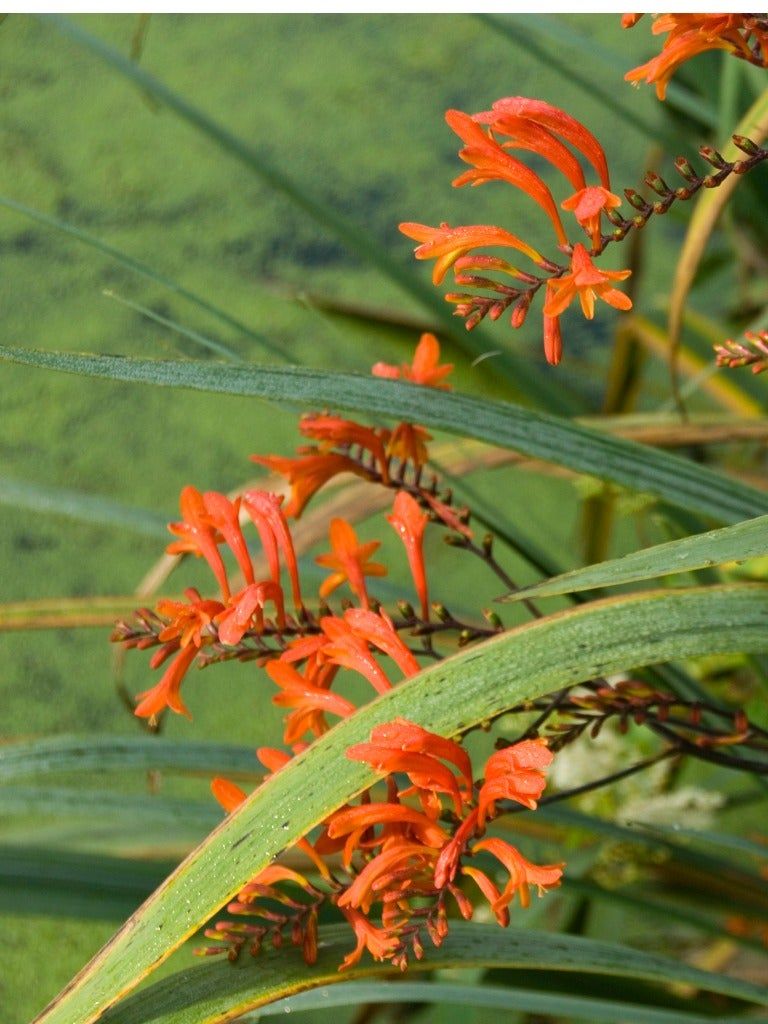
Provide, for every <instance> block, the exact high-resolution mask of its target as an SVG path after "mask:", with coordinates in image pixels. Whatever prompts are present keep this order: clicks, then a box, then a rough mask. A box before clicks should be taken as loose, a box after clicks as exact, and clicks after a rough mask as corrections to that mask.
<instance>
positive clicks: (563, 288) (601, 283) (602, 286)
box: [544, 242, 632, 320]
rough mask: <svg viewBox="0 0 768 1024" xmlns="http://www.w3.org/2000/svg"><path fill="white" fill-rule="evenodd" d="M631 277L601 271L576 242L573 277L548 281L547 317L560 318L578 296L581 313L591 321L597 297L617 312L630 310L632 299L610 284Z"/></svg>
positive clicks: (624, 273) (623, 273)
mask: <svg viewBox="0 0 768 1024" xmlns="http://www.w3.org/2000/svg"><path fill="white" fill-rule="evenodd" d="M631 273H632V271H631V270H600V269H598V267H596V266H595V264H594V263H593V262H592V259H591V257H590V255H589V253H588V252H587V250H586V249H585V248H584V246H583V245H582V244H581V243H580V242H577V243H576V245H575V246H574V247H573V256H572V257H571V272H570V274H563V276H562V277H559V278H556V277H553V278H550V279H549V280H548V281H547V300H546V302H545V303H544V316H545V317H557V316H560V314H561V313H562V312H563V311H564V310H565V309H567V308H568V306H570V304H571V302H573V300H574V299H575V298H576V296H577V295H578V297H579V301H580V302H581V309H582V312H583V313H584V316H585V317H586V318H587V319H588V320H591V319H592V317H593V316H594V315H595V296H597V297H598V298H599V299H602V300H603V302H607V303H608V305H609V306H613V307H614V308H615V309H622V310H627V309H631V308H632V300H631V299H630V298H629V296H628V295H625V294H624V292H620V291H618V290H617V289H616V288H614V287H613V286H612V284H611V282H612V281H624V280H626V278H628V277H629V275H630V274H631Z"/></svg>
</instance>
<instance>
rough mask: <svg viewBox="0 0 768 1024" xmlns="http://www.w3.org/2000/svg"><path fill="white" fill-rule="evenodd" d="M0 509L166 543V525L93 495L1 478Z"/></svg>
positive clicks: (161, 519) (147, 513)
mask: <svg viewBox="0 0 768 1024" xmlns="http://www.w3.org/2000/svg"><path fill="white" fill-rule="evenodd" d="M0 505H10V506H13V507H14V508H26V509H30V510H31V511H33V512H38V513H39V512H42V513H45V514H53V515H61V516H67V517H69V518H70V519H77V520H79V521H80V522H82V523H90V524H92V525H94V526H109V527H118V528H120V529H121V530H130V531H132V532H133V533H139V534H143V535H144V536H146V537H152V538H154V539H156V540H159V539H160V538H162V539H163V540H167V537H168V521H167V519H165V518H164V517H163V516H161V515H159V514H158V513H156V512H150V511H149V510H148V509H143V508H132V507H131V506H130V505H121V504H119V503H118V502H116V501H111V500H110V499H109V498H102V497H101V496H99V495H96V494H83V493H82V491H72V490H69V489H67V488H63V487H49V486H47V485H45V484H37V483H31V482H30V481H27V480H12V479H9V478H8V477H0Z"/></svg>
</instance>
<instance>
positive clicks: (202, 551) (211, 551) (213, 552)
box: [166, 486, 229, 601]
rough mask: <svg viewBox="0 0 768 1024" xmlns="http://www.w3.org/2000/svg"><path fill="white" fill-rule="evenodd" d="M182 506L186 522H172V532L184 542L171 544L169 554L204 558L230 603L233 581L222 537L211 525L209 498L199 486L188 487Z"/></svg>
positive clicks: (183, 492) (183, 494) (181, 498)
mask: <svg viewBox="0 0 768 1024" xmlns="http://www.w3.org/2000/svg"><path fill="white" fill-rule="evenodd" d="M179 504H180V506H181V518H182V521H181V522H180V523H169V525H168V529H169V530H170V531H171V533H175V534H176V536H177V537H179V538H180V540H175V541H173V542H172V543H171V544H169V545H168V547H167V548H166V551H167V552H168V554H169V555H180V554H186V553H187V552H191V553H192V554H193V555H197V556H198V557H202V558H204V559H205V560H206V562H207V563H208V565H209V566H210V567H211V571H212V572H213V575H214V576H215V577H216V580H217V582H218V584H219V588H220V589H221V593H222V594H223V596H224V600H225V601H228V600H229V581H228V580H227V571H226V569H225V568H224V562H223V561H222V559H221V555H220V554H219V548H218V544H219V539H220V536H219V534H218V533H217V532H216V529H215V528H214V526H213V524H212V523H211V519H210V516H209V514H208V509H207V508H206V504H205V498H204V497H203V495H202V494H201V493H200V491H198V490H197V488H196V487H191V486H188V487H185V488H184V489H183V491H182V492H181V497H180V499H179Z"/></svg>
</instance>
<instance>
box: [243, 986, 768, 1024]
mask: <svg viewBox="0 0 768 1024" xmlns="http://www.w3.org/2000/svg"><path fill="white" fill-rule="evenodd" d="M391 1003H431V1004H434V1005H436V1006H439V1005H443V1004H448V1005H451V1006H471V1007H478V1008H484V1009H490V1010H517V1011H518V1012H524V1013H532V1014H536V1015H538V1014H544V1015H546V1016H547V1017H549V1016H556V1017H557V1018H565V1019H567V1020H585V1021H595V1022H598V1021H600V1022H603V1024H626V1022H627V1021H632V1024H745V1020H744V1018H743V1017H728V1018H726V1017H712V1016H710V1015H709V1014H707V1015H706V1016H704V1017H702V1016H701V1015H700V1014H693V1013H681V1012H680V1011H679V1010H663V1009H660V1008H657V1007H654V1006H639V1005H638V1004H637V1003H622V1002H614V1001H613V1000H611V999H590V998H588V997H586V996H580V995H577V994H575V993H573V992H564V993H553V992H540V991H539V990H538V989H524V988H501V987H500V986H495V985H488V984H487V983H486V982H480V983H478V984H475V985H459V984H456V983H455V982H446V981H429V982H423V981H350V982H346V983H345V984H342V985H333V986H331V987H328V986H325V985H321V986H320V987H319V988H315V989H311V990H310V991H309V992H298V993H297V994H296V995H295V996H288V997H287V998H286V999H279V1000H278V1001H277V1002H276V1003H272V1004H270V1005H269V1006H265V1007H263V1008H262V1009H260V1010H257V1011H256V1012H255V1013H254V1014H249V1015H247V1016H245V1017H243V1018H242V1020H241V1021H240V1024H256V1021H258V1020H260V1019H261V1018H262V1017H276V1016H278V1015H280V1014H284V1013H302V1012H303V1013H306V1012H307V1011H309V1010H324V1009H326V1008H327V1009H331V1008H335V1007H338V1006H364V1005H375V1006H381V1005H387V1004H391ZM749 1024H768V1017H762V1018H758V1017H750V1018H749Z"/></svg>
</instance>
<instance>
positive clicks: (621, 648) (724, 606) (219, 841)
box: [38, 584, 768, 1024]
mask: <svg viewBox="0 0 768 1024" xmlns="http://www.w3.org/2000/svg"><path fill="white" fill-rule="evenodd" d="M767 625H768V586H764V585H762V584H737V585H733V586H729V587H711V588H697V589H692V590H689V591H680V592H673V593H668V592H666V591H662V592H650V593H648V594H643V595H640V596H632V597H623V598H614V599H609V600H605V601H599V602H595V603H594V604H590V605H588V606H585V607H581V608H577V609H573V610H569V611H567V612H561V613H559V614H558V615H554V616H548V617H546V618H543V619H539V620H538V621H535V622H532V623H528V624H527V625H524V626H521V627H519V628H517V629H515V630H512V631H510V632H509V633H506V634H502V635H500V636H499V637H498V638H496V639H493V640H491V641H488V642H487V643H485V644H483V645H482V646H480V647H478V648H477V649H469V650H466V651H463V652H461V653H459V654H457V655H455V656H454V657H452V658H449V659H447V660H446V661H444V662H442V663H440V664H438V665H435V666H433V667H431V668H429V669H427V670H426V671H424V672H421V673H419V674H418V675H417V676H415V677H413V678H412V679H410V680H408V681H406V682H404V683H403V684H401V685H400V686H398V687H396V688H394V689H393V690H391V691H390V692H388V693H386V694H384V695H383V696H381V697H379V698H377V699H376V700H374V701H373V702H372V703H370V704H368V705H366V707H364V708H362V709H361V710H360V711H359V712H358V713H357V714H355V715H353V716H352V717H351V718H348V719H346V720H344V721H343V722H340V723H339V724H338V725H337V726H336V727H335V728H333V729H331V731H330V732H328V733H326V735H325V736H323V737H321V738H320V739H319V740H317V741H316V742H315V743H313V744H312V745H311V746H310V747H309V748H308V749H307V750H305V751H304V752H303V753H302V754H300V755H298V756H297V757H296V758H294V760H293V761H291V762H290V763H289V764H288V765H286V767H285V768H283V769H282V770H281V771H279V772H277V773H276V774H275V775H273V776H272V777H271V778H269V779H268V780H267V781H266V782H265V783H264V784H263V785H262V786H261V787H259V789H257V790H256V791H255V792H254V793H253V794H252V795H251V796H250V797H249V798H248V799H247V800H246V801H245V802H244V803H243V804H242V805H241V806H240V808H239V809H238V810H237V811H235V812H234V813H233V814H232V815H231V816H230V817H229V818H227V819H226V820H225V821H224V822H223V823H222V824H221V825H220V826H219V827H218V828H217V829H216V831H214V832H213V833H212V834H211V835H210V836H209V837H208V838H207V839H206V840H205V842H204V843H202V844H201V845H200V846H199V847H198V848H197V850H195V851H193V853H192V854H190V856H189V857H188V858H187V859H186V860H185V861H184V862H183V863H182V864H181V865H180V866H179V868H177V870H176V871H175V872H174V874H173V875H171V877H170V878H169V879H168V880H167V881H166V882H165V883H164V884H163V885H162V886H161V887H160V889H158V890H157V892H156V893H154V894H153V896H151V897H150V899H149V900H148V901H147V902H146V903H145V904H144V905H143V907H141V908H140V910H139V911H137V912H136V914H134V915H133V917H131V918H130V919H129V921H128V922H127V923H126V924H125V926H124V927H123V928H122V929H121V930H120V932H118V934H117V935H116V936H115V937H114V938H113V939H112V940H111V941H110V942H109V943H108V944H107V945H106V946H105V947H104V949H103V950H102V951H101V952H100V953H99V954H97V956H96V957H95V958H94V959H93V960H92V961H91V963H90V964H89V965H88V966H87V967H86V968H84V969H83V971H82V972H81V973H80V974H79V975H78V977H77V978H76V979H75V980H74V981H73V982H72V983H71V984H70V985H69V987H68V988H67V989H66V990H65V991H64V992H63V993H62V994H61V996H59V997H58V998H57V999H56V1000H54V1002H53V1003H52V1004H51V1005H50V1006H49V1007H48V1008H47V1009H46V1010H45V1011H43V1013H42V1014H41V1015H40V1017H39V1018H38V1021H39V1024H43V1022H45V1024H71V1022H72V1021H74V1020H77V1021H78V1024H90V1022H91V1021H93V1020H95V1019H96V1018H97V1017H98V1015H99V1013H101V1012H103V1011H104V1010H105V1009H106V1008H107V1007H108V1006H110V1005H112V1004H113V1003H114V1002H115V1001H116V1000H117V999H118V998H120V997H121V996H122V995H124V994H125V993H126V992H127V991H129V990H130V989H131V988H133V987H134V986H135V985H136V984H138V982H139V981H141V980H142V978H144V977H145V976H146V975H147V974H148V973H149V972H150V971H152V970H153V969H154V968H156V967H157V966H158V965H159V964H160V963H161V962H162V961H163V960H165V959H166V958H167V957H168V956H169V955H170V953H171V952H172V951H173V950H174V949H175V948H177V947H178V946H179V945H180V944H181V943H182V942H183V941H184V940H185V939H186V938H188V937H189V936H190V935H191V934H192V933H193V932H194V931H195V930H196V929H197V928H198V927H200V925H201V924H202V923H203V922H204V921H205V920H207V919H208V918H209V917H210V916H211V914H212V913H214V912H215V911H216V910H218V908H219V907H221V906H223V904H224V903H226V902H227V900H229V899H230V898H231V897H232V896H233V895H234V894H235V893H236V892H237V891H238V890H239V889H240V888H241V887H242V886H243V885H244V884H245V883H246V882H247V881H248V880H249V879H250V878H252V877H253V876H254V875H255V874H257V873H258V872H259V871H260V870H261V869H262V868H263V867H265V866H266V865H267V864H269V863H270V862H271V861H272V859H273V858H274V857H275V856H276V855H277V854H278V853H280V852H281V851H282V850H285V849H286V848H287V847H289V846H291V845H292V844H293V843H294V842H295V841H296V839H297V838H298V837H300V836H303V835H304V834H305V833H306V832H308V831H309V829H311V828H312V827H314V826H315V825H317V824H319V823H320V822H321V821H322V820H323V819H324V818H326V817H327V816H328V814H329V813H331V811H332V810H334V809H335V808H336V807H339V806H341V805H342V804H343V803H345V802H346V801H348V800H350V799H351V798H352V797H353V796H355V795H356V794H357V793H359V792H360V791H361V790H363V789H365V788H366V787H368V786H370V785H371V783H372V782H373V780H374V779H375V778H376V777H377V774H376V773H375V772H373V771H371V770H370V769H369V768H367V767H366V766H365V765H363V764H361V763H359V762H355V761H350V760H349V759H348V758H347V757H346V756H345V752H346V750H347V749H348V748H349V747H350V746H351V745H352V744H354V743H359V742H361V741H365V740H367V739H368V737H369V736H370V733H371V729H372V728H373V727H374V726H376V725H379V724H382V723H384V722H389V721H392V720H393V719H395V718H397V717H398V716H403V717H407V718H408V719H410V720H411V721H414V722H416V723H417V724H420V725H421V726H423V727H424V728H427V729H430V730H432V731H434V732H437V733H439V734H440V735H444V736H451V735H455V734H456V733H457V732H461V731H463V730H466V729H467V728H469V727H471V726H473V725H476V724H478V723H480V722H484V721H487V720H489V719H493V718H495V717H496V716H498V715H499V714H502V713H503V712H504V711H506V710H508V709H509V708H511V707H513V706H515V705H516V704H518V703H520V701H522V700H527V699H533V698H536V697H537V696H540V695H541V694H544V693H548V692H552V691H553V690H556V689H560V688H561V687H563V686H566V685H571V684H575V683H578V682H582V681H584V680H587V679H590V678H593V677H594V676H596V675H603V674H607V673H611V672H616V671H618V670H626V669H627V668H629V667H631V666H639V665H644V664H652V663H656V662H661V661H666V660H669V659H671V658H678V657H680V658H683V657H689V656H692V655H696V654H707V653H715V652H728V651H748V652H754V651H764V650H765V649H766V648H767V647H768V629H767V628H766V626H767ZM559 941H562V937H561V939H560V940H559ZM680 970H681V971H682V970H684V968H682V967H681V968H680Z"/></svg>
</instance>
